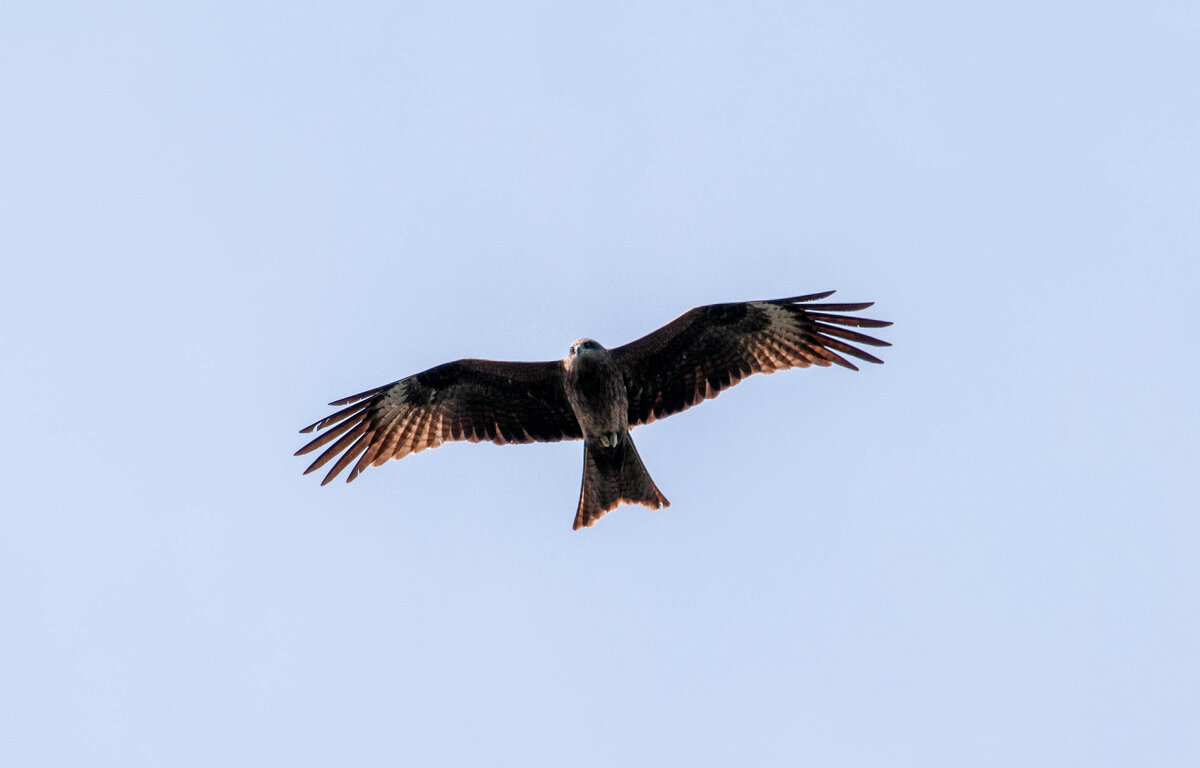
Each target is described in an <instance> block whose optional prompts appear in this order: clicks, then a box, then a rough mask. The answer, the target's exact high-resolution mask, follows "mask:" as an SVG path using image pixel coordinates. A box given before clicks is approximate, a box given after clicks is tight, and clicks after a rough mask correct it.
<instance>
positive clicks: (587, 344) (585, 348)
mask: <svg viewBox="0 0 1200 768" xmlns="http://www.w3.org/2000/svg"><path fill="white" fill-rule="evenodd" d="M603 349H604V347H602V346H600V342H598V341H593V340H592V339H578V340H577V341H576V342H575V343H574V344H572V345H571V352H570V357H575V356H576V355H588V354H592V353H595V352H599V351H601V350H603Z"/></svg>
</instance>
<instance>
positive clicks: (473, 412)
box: [296, 360, 583, 485]
mask: <svg viewBox="0 0 1200 768" xmlns="http://www.w3.org/2000/svg"><path fill="white" fill-rule="evenodd" d="M330 405H346V406H348V407H346V408H343V409H342V410H340V411H338V412H337V413H334V414H332V415H330V416H327V417H325V418H324V419H321V420H320V421H318V422H316V423H315V424H310V425H309V426H307V427H305V428H304V429H302V430H300V431H301V432H312V431H313V430H322V429H328V430H329V431H327V432H325V433H323V434H321V435H320V436H319V437H317V438H315V439H314V440H312V441H311V442H309V443H308V444H307V445H305V446H304V447H303V448H301V449H300V450H298V451H296V455H297V456H300V455H303V454H306V453H311V452H312V451H315V450H317V449H318V448H321V447H324V446H326V445H329V443H331V442H333V441H335V440H336V442H333V444H332V445H329V447H328V448H325V450H324V452H322V453H321V455H320V456H318V457H317V459H316V461H314V462H313V463H312V464H311V465H310V466H309V468H308V469H306V470H304V474H308V473H309V472H313V471H315V470H317V469H320V468H321V467H323V466H324V465H325V464H327V463H328V462H329V461H330V460H332V459H333V458H334V457H335V456H337V455H338V454H341V458H339V459H338V460H337V463H335V464H334V465H333V467H332V468H331V469H330V470H329V473H328V474H327V475H325V479H324V480H322V481H321V485H325V484H326V483H328V482H329V481H330V480H332V479H333V478H335V477H337V475H338V473H339V472H341V471H342V470H343V469H345V468H346V467H348V466H350V465H351V463H353V464H354V466H353V468H352V469H351V470H350V474H349V475H347V476H346V482H350V481H351V480H353V479H354V478H356V477H358V474H359V473H360V472H362V471H363V470H364V469H366V468H367V466H368V465H370V466H376V467H377V466H379V465H380V464H382V463H384V462H385V461H387V460H388V459H400V458H403V457H405V456H407V455H408V454H410V453H417V452H418V451H423V450H425V449H426V448H436V447H437V446H439V445H441V444H442V443H444V442H447V441H451V440H469V441H470V442H472V443H478V442H482V441H484V440H490V441H492V442H493V443H496V444H499V445H503V444H505V443H532V442H556V441H558V440H577V439H580V438H582V437H583V431H582V430H581V429H580V428H579V422H577V421H576V420H575V414H574V412H573V411H572V410H571V405H570V404H569V403H568V402H567V396H566V394H565V393H564V391H563V373H562V363H561V362H558V361H555V362H546V363H506V362H499V361H495V360H456V361H455V362H453V363H446V364H444V365H439V366H437V367H436V368H430V369H429V370H427V371H424V372H422V373H418V374H416V375H415V376H409V377H408V378H406V379H401V380H400V381H396V382H393V383H391V384H388V385H387V386H384V387H379V388H378V389H371V390H368V391H366V392H360V393H358V394H357V395H351V396H350V397H346V398H343V399H341V400H335V401H334V402H332V403H330Z"/></svg>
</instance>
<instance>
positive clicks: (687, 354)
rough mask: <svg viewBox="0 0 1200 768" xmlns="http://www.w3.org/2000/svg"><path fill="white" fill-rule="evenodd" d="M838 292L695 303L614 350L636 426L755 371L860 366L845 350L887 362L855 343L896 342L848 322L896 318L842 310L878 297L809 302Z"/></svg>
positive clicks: (872, 323)
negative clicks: (874, 317) (847, 301)
mask: <svg viewBox="0 0 1200 768" xmlns="http://www.w3.org/2000/svg"><path fill="white" fill-rule="evenodd" d="M833 293H834V292H833V291H826V292H824V293H814V294H811V295H808V296H794V297H792V298H790V299H774V300H770V301H748V302H740V303H734V304H711V305H709V306H706V307H696V308H695V309H692V310H689V311H687V312H684V313H683V314H682V315H680V316H679V317H677V318H675V320H673V321H671V322H670V323H668V324H667V325H664V326H663V327H662V328H659V329H658V330H657V331H654V332H653V333H651V334H649V335H646V336H643V337H642V338H640V339H638V340H637V341H634V342H631V343H629V344H626V345H625V346H623V347H617V348H616V349H614V350H612V354H613V357H614V359H615V360H616V361H617V363H618V364H619V365H620V366H621V368H622V371H623V372H624V376H625V386H626V390H627V391H628V394H629V424H630V426H634V425H636V424H648V423H650V422H652V421H654V420H655V419H661V418H663V417H664V416H670V415H671V414H673V413H679V412H680V411H682V410H685V409H687V408H690V407H692V406H693V405H695V404H697V403H699V402H701V401H703V400H705V399H706V398H710V397H716V396H717V394H718V393H719V392H720V391H721V390H723V389H727V388H729V387H731V386H733V385H734V384H736V383H738V382H739V381H741V380H742V379H744V378H745V377H747V376H749V375H751V374H754V373H773V372H775V371H778V370H782V369H784V368H807V367H808V366H810V365H824V366H827V365H829V364H831V363H836V364H837V365H841V366H843V367H846V368H851V369H853V370H858V368H857V367H856V366H855V365H854V364H853V363H851V362H850V361H849V360H847V359H846V358H845V357H843V356H842V355H849V356H851V357H856V358H858V359H859V360H865V361H867V362H870V363H881V362H883V361H882V360H880V359H879V358H877V357H875V356H874V355H872V354H870V353H868V352H865V351H863V350H862V349H859V348H858V347H855V346H853V345H852V344H850V343H848V342H854V343H855V344H867V345H870V346H873V347H888V346H891V345H890V344H889V343H888V342H886V341H880V340H879V339H876V338H873V337H871V336H867V335H866V334H864V333H859V332H858V331H852V330H849V329H848V328H846V327H844V326H852V327H858V328H883V327H885V326H889V325H891V323H890V322H885V321H882V320H868V319H866V318H861V317H854V316H847V315H842V314H836V313H841V312H856V311H858V310H860V309H866V308H867V307H869V306H871V305H872V303H873V302H864V303H857V304H812V303H809V302H814V301H819V300H820V299H824V298H826V297H828V296H831V295H832V294H833ZM801 305H805V306H801Z"/></svg>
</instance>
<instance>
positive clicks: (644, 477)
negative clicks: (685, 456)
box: [574, 432, 671, 531]
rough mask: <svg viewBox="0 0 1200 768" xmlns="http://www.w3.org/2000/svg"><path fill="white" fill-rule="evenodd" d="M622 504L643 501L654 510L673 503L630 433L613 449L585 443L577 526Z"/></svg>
mask: <svg viewBox="0 0 1200 768" xmlns="http://www.w3.org/2000/svg"><path fill="white" fill-rule="evenodd" d="M621 504H641V505H643V506H646V507H650V508H651V509H661V508H662V507H669V506H671V502H669V501H667V497H666V496H663V495H662V492H661V491H659V490H658V486H656V485H655V484H654V480H652V479H651V478H650V473H649V472H647V471H646V466H645V465H644V464H642V458H641V457H640V456H638V452H637V447H636V446H634V444H633V438H632V437H631V436H630V435H629V433H628V432H626V433H625V434H624V435H621V438H620V440H619V441H618V442H617V444H616V446H614V447H611V448H606V447H603V446H601V445H600V444H599V443H597V442H592V441H588V442H586V443H584V446H583V487H582V488H581V489H580V491H579V508H578V509H577V510H576V511H575V525H574V529H575V530H577V531H578V530H579V529H580V528H585V527H587V526H590V525H592V524H593V523H595V522H596V521H597V520H599V519H600V518H601V517H603V516H604V513H606V512H608V511H610V510H613V509H616V508H617V507H618V506H620V505H621Z"/></svg>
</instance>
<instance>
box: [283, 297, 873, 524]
mask: <svg viewBox="0 0 1200 768" xmlns="http://www.w3.org/2000/svg"><path fill="white" fill-rule="evenodd" d="M834 293H835V291H824V292H822V293H812V294H808V295H806V296H793V297H791V298H785V299H769V300H763V301H744V302H733V303H725V304H709V305H706V306H701V307H695V308H694V309H690V310H688V311H687V312H684V313H683V314H682V315H680V316H679V317H677V318H675V319H674V320H672V321H671V322H669V323H667V324H666V325H664V326H663V327H661V328H659V329H658V330H656V331H653V332H651V333H649V334H647V335H645V336H643V337H641V338H640V339H637V340H636V341H632V342H630V343H628V344H625V345H624V346H620V347H615V348H613V349H606V348H605V347H604V346H603V345H601V344H600V343H599V342H597V341H595V340H593V339H588V338H582V339H578V340H576V341H575V342H574V343H572V344H571V346H570V349H569V351H568V353H567V356H566V357H565V358H563V359H562V360H553V361H545V362H507V361H499V360H479V359H473V358H472V359H462V360H455V361H453V362H449V363H444V364H442V365H438V366H435V367H433V368H430V369H429V370H426V371H422V372H421V373H417V374H414V375H412V376H408V377H406V378H403V379H400V380H398V381H394V382H392V383H390V384H386V385H384V386H382V387H376V388H375V389H369V390H367V391H365V392H359V393H358V394H356V395H351V396H349V397H344V398H342V399H340V400H334V401H333V402H332V403H330V405H331V406H344V407H342V408H340V410H338V411H336V412H335V413H333V414H330V415H329V416H326V417H325V418H323V419H321V420H320V421H317V422H314V423H313V424H310V425H308V426H307V427H305V428H304V429H302V430H300V432H301V433H302V434H308V433H312V432H314V431H315V432H318V433H319V434H318V435H317V436H316V437H314V438H313V439H312V440H310V441H309V442H308V443H306V444H305V445H304V446H303V447H302V448H300V449H299V450H298V451H296V454H295V455H297V456H302V455H305V454H308V453H312V452H314V451H316V450H318V449H321V448H324V450H323V451H322V452H321V454H320V455H319V456H317V457H316V459H315V460H314V461H313V462H312V463H311V464H310V465H309V467H308V469H306V470H305V471H304V474H308V473H310V472H315V471H316V470H318V469H321V468H322V467H324V466H325V465H326V464H328V463H329V462H330V461H333V460H334V459H335V458H336V459H337V460H336V461H335V462H334V464H333V466H332V467H331V468H330V469H329V471H328V472H327V473H326V475H325V478H324V480H322V481H321V485H325V484H327V483H329V482H330V481H332V480H333V479H334V478H335V477H337V476H338V475H339V474H340V473H341V472H342V471H343V470H345V469H347V468H349V470H350V471H349V473H348V474H347V476H346V482H350V481H352V480H354V479H355V478H356V477H358V476H359V474H361V473H362V471H363V470H364V469H366V468H367V467H369V466H376V467H377V466H380V465H381V464H383V463H385V462H386V461H388V460H389V459H400V458H403V457H405V456H408V455H409V454H413V453H419V452H421V451H423V450H425V449H427V448H436V447H438V446H440V445H442V444H443V443H447V442H451V441H456V440H466V441H469V442H473V443H478V442H485V441H490V442H493V443H496V444H499V445H505V444H514V443H532V442H558V441H561V440H583V444H584V445H583V482H582V485H581V487H580V491H579V503H578V505H577V507H576V510H575V520H574V523H573V525H572V528H573V529H574V530H579V529H580V528H585V527H590V526H592V525H593V524H594V523H595V522H596V521H597V520H599V519H600V518H601V517H603V516H604V515H605V513H607V512H610V511H612V510H613V509H615V508H617V507H618V506H620V505H622V504H640V505H643V506H645V507H649V508H651V509H661V508H663V507H668V506H670V502H669V501H667V498H666V497H665V496H664V495H663V494H662V492H661V491H660V490H659V489H658V486H657V485H655V483H654V480H653V479H651V477H650V473H649V472H648V471H647V470H646V467H645V465H644V464H643V463H642V459H641V457H640V456H639V455H638V451H637V447H636V446H635V445H634V442H633V437H632V435H631V434H630V430H631V429H632V428H633V427H636V426H641V425H644V424H649V423H651V422H653V421H656V420H658V419H662V418H665V417H667V416H670V415H672V414H676V413H679V412H681V411H685V410H687V409H688V408H691V407H692V406H693V405H697V404H699V403H701V402H703V401H705V400H707V399H711V398H714V397H716V396H717V395H718V394H719V393H720V392H722V391H724V390H726V389H728V388H729V387H732V386H733V385H734V384H736V383H738V382H739V381H741V380H742V379H744V378H746V377H747V376H750V375H752V374H755V373H774V372H775V371H780V370H784V369H788V368H807V367H809V366H812V365H817V366H823V367H828V366H830V365H839V366H842V367H843V368H849V369H851V370H855V371H857V370H858V367H857V366H856V365H854V363H852V362H850V361H849V360H847V359H846V357H853V358H856V359H858V360H862V361H865V362H869V363H882V362H883V361H882V360H880V359H879V358H877V357H875V356H874V355H872V354H871V353H869V352H867V351H866V350H863V349H860V348H859V347H856V346H854V344H859V345H867V346H872V347H890V346H891V344H890V343H889V342H886V341H882V340H880V339H877V338H874V337H872V336H868V335H867V334H865V333H862V332H860V331H856V330H852V329H853V328H885V327H887V326H890V325H891V324H892V323H891V322H888V321H884V320H870V319H867V318H864V317H860V316H857V315H848V314H845V313H849V312H858V311H860V310H863V309H867V308H868V307H871V306H873V305H874V302H857V303H823V302H822V300H823V299H827V298H828V297H830V296H832V295H833V294H834Z"/></svg>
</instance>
